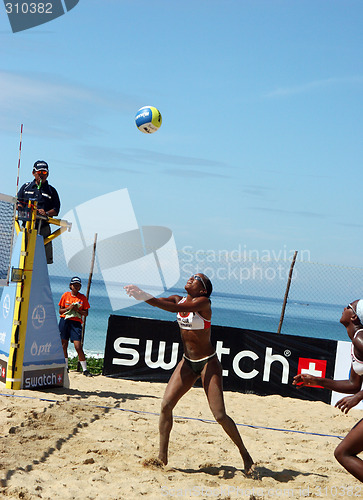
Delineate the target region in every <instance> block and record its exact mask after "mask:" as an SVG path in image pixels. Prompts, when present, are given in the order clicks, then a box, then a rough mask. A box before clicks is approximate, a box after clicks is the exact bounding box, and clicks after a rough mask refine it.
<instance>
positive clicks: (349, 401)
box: [335, 392, 362, 413]
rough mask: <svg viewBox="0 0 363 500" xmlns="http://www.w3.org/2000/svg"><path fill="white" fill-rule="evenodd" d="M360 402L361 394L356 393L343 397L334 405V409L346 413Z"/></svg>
mask: <svg viewBox="0 0 363 500" xmlns="http://www.w3.org/2000/svg"><path fill="white" fill-rule="evenodd" d="M360 401H362V394H361V393H359V392H358V393H357V394H353V396H345V397H344V398H342V399H340V400H339V401H338V402H337V403H335V408H339V409H340V410H341V411H342V412H343V413H348V411H349V410H350V409H351V408H353V406H356V405H357V404H358V403H359V402H360Z"/></svg>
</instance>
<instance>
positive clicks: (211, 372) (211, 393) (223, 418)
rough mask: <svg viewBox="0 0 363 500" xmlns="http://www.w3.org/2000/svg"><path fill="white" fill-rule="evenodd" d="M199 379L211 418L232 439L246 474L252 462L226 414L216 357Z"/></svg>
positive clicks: (235, 428) (204, 369) (220, 375)
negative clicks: (200, 379)
mask: <svg viewBox="0 0 363 500" xmlns="http://www.w3.org/2000/svg"><path fill="white" fill-rule="evenodd" d="M201 377H202V384H203V388H204V391H205V394H206V396H207V399H208V403H209V407H210V409H211V411H212V413H213V416H214V418H215V419H216V421H217V422H218V423H219V424H220V425H221V426H222V427H223V429H224V431H225V432H226V433H227V434H228V436H229V437H230V438H231V439H232V441H233V442H234V444H235V445H236V446H237V447H238V449H239V452H240V454H241V457H242V460H243V463H244V467H245V471H246V473H247V474H248V473H250V471H251V467H252V465H253V460H252V457H251V455H250V454H249V453H248V451H247V449H246V447H245V445H244V444H243V441H242V438H241V435H240V433H239V432H238V429H237V426H236V424H235V422H234V421H233V420H232V418H231V417H230V416H229V415H227V413H226V409H225V404H224V397H223V384H222V367H221V364H220V362H219V360H218V358H217V357H214V358H212V359H211V360H210V361H209V362H208V363H207V365H206V366H205V367H204V368H203V371H202V374H201Z"/></svg>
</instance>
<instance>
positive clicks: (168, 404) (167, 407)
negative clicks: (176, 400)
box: [160, 399, 175, 413]
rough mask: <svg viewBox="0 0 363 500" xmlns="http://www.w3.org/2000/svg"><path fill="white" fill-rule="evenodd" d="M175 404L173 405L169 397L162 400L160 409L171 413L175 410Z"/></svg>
mask: <svg viewBox="0 0 363 500" xmlns="http://www.w3.org/2000/svg"><path fill="white" fill-rule="evenodd" d="M174 406H175V405H173V404H172V403H171V401H168V400H167V399H163V400H162V402H161V409H160V411H161V412H162V413H170V412H171V411H173V408H174Z"/></svg>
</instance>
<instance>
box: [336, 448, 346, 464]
mask: <svg viewBox="0 0 363 500" xmlns="http://www.w3.org/2000/svg"><path fill="white" fill-rule="evenodd" d="M345 456H346V453H345V451H344V449H343V448H342V447H341V446H340V445H338V446H337V447H336V448H335V450H334V457H335V459H336V460H337V461H338V462H339V463H340V464H341V463H342V462H344V458H345Z"/></svg>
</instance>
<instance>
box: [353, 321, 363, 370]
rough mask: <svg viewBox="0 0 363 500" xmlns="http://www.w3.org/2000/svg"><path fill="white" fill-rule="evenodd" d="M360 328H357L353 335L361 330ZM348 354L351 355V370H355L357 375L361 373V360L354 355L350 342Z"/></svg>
mask: <svg viewBox="0 0 363 500" xmlns="http://www.w3.org/2000/svg"><path fill="white" fill-rule="evenodd" d="M361 331H362V329H360V330H357V331H356V332H355V335H354V337H355V336H356V335H357V333H358V332H361ZM350 355H351V357H352V368H353V370H354V371H355V373H356V374H357V375H363V361H360V360H359V359H357V358H356V357H355V355H354V345H353V343H352V349H351V352H350Z"/></svg>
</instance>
